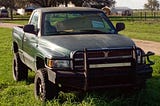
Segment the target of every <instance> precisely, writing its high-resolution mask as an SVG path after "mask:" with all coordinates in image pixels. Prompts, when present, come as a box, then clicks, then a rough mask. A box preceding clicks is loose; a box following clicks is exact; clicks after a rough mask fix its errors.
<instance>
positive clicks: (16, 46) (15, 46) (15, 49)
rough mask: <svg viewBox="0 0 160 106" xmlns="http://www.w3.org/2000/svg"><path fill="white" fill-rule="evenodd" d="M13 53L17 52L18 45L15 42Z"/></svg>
mask: <svg viewBox="0 0 160 106" xmlns="http://www.w3.org/2000/svg"><path fill="white" fill-rule="evenodd" d="M13 51H14V53H17V52H18V44H17V43H16V42H13Z"/></svg>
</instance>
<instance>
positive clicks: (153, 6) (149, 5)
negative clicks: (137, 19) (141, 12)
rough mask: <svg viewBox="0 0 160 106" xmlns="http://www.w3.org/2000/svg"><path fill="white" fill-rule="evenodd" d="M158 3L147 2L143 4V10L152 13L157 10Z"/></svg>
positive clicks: (152, 0)
mask: <svg viewBox="0 0 160 106" xmlns="http://www.w3.org/2000/svg"><path fill="white" fill-rule="evenodd" d="M159 6H160V4H159V1H158V0H148V3H146V4H144V8H145V9H148V10H151V11H154V10H159Z"/></svg>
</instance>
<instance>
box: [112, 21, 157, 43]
mask: <svg viewBox="0 0 160 106" xmlns="http://www.w3.org/2000/svg"><path fill="white" fill-rule="evenodd" d="M114 23H116V22H114ZM124 23H125V25H126V29H125V30H124V31H121V32H120V34H123V35H125V36H128V37H130V38H135V39H142V40H150V41H156V42H160V36H159V35H160V30H159V29H160V25H159V24H160V22H158V21H124Z"/></svg>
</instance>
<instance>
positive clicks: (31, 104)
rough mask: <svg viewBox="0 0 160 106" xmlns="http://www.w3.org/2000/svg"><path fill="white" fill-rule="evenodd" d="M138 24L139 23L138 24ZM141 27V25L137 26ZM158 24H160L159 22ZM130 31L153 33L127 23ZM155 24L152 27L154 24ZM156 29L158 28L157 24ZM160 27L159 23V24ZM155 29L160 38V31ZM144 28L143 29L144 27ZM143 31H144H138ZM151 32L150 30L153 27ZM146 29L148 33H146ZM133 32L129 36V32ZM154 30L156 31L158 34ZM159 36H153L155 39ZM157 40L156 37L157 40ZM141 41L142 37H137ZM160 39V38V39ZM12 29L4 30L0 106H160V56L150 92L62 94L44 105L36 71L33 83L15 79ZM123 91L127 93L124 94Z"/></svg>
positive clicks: (0, 31)
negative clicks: (36, 88)
mask: <svg viewBox="0 0 160 106" xmlns="http://www.w3.org/2000/svg"><path fill="white" fill-rule="evenodd" d="M134 24H135V23H134ZM136 24H139V23H136ZM155 24H156V23H155ZM126 25H127V27H128V26H129V27H128V28H126V31H123V32H121V33H122V34H125V35H127V34H129V35H130V36H131V35H133V37H135V36H136V35H137V34H138V36H140V37H141V36H150V33H151V32H152V31H153V30H149V31H148V32H146V31H147V30H146V28H147V29H148V27H149V26H150V25H149V26H148V23H147V24H145V25H144V26H143V27H142V26H139V25H138V26H137V27H136V28H135V27H133V26H134V25H133V26H132V23H130V22H127V23H126ZM151 25H152V24H151ZM153 26H154V25H153ZM156 26H157V27H158V24H157V25H156ZM156 26H154V27H152V28H153V29H154V31H155V33H156V34H157V35H158V33H159V30H157V28H156ZM141 27H142V28H141ZM139 28H141V29H140V31H139V30H138V29H139ZM149 29H150V28H149ZM143 30H144V31H143ZM130 31H131V32H132V33H129V32H130ZM154 31H153V32H154ZM156 34H154V33H153V36H154V37H155V36H156ZM154 37H153V38H154ZM137 38H139V37H137ZM158 39H160V38H158ZM11 43H12V38H11V29H6V28H0V56H1V58H0V106H40V105H44V106H159V105H160V56H153V57H152V60H154V61H155V63H156V64H155V65H154V66H153V69H154V73H153V78H151V79H150V80H148V81H147V87H146V89H142V90H141V91H135V92H130V93H125V94H124V92H126V91H125V90H108V91H105V92H88V93H86V94H85V95H84V96H83V97H80V96H78V95H77V94H76V93H63V92H61V93H60V95H59V97H58V99H55V100H52V101H48V102H46V103H42V102H40V101H38V100H36V99H35V98H34V93H33V89H34V84H33V79H34V72H29V80H28V81H26V82H25V81H21V82H15V81H13V77H12V52H11ZM122 91H123V92H122Z"/></svg>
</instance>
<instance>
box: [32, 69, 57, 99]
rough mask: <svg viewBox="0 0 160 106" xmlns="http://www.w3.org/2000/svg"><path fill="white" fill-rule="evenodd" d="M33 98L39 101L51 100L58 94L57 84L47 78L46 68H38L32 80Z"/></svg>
mask: <svg viewBox="0 0 160 106" xmlns="http://www.w3.org/2000/svg"><path fill="white" fill-rule="evenodd" d="M34 84H35V86H34V94H35V98H37V99H40V100H41V101H46V100H51V99H53V98H55V97H57V96H58V93H59V89H58V86H57V85H56V84H54V83H52V82H50V81H49V80H48V74H47V69H46V68H43V69H39V70H38V71H37V72H36V75H35V80H34Z"/></svg>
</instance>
